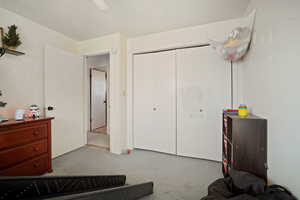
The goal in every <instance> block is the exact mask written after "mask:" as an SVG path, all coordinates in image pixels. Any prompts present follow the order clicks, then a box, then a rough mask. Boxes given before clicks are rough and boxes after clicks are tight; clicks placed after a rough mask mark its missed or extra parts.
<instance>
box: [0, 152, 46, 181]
mask: <svg viewBox="0 0 300 200" xmlns="http://www.w3.org/2000/svg"><path fill="white" fill-rule="evenodd" d="M47 162H48V155H47V154H44V155H42V156H40V157H38V158H35V159H32V160H29V161H26V162H23V163H21V164H19V165H15V166H14V167H11V168H8V169H5V170H2V171H0V176H38V175H42V174H44V173H45V172H46V171H47V168H48V165H47Z"/></svg>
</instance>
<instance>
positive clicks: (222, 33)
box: [127, 19, 248, 148]
mask: <svg viewBox="0 0 300 200" xmlns="http://www.w3.org/2000/svg"><path fill="white" fill-rule="evenodd" d="M247 22H248V21H246V20H245V19H233V20H228V21H223V22H217V23H212V24H206V25H201V26H195V27H190V28H184V29H178V30H173V31H168V32H162V33H157V34H151V35H146V36H142V37H137V38H130V39H128V42H127V93H128V95H127V109H128V110H127V133H128V138H127V141H128V144H127V145H128V147H129V148H133V144H132V134H133V133H132V68H133V54H134V53H141V52H148V51H155V50H163V49H172V48H178V47H185V46H193V45H201V44H207V43H208V42H209V40H210V39H213V40H220V41H222V40H224V39H226V38H227V37H228V34H229V33H230V32H231V31H232V29H234V28H236V27H237V26H244V25H245V24H247ZM220 59H221V58H220ZM234 70H235V79H234V80H235V82H234V83H235V84H234V85H235V88H234V91H235V92H234V93H235V96H234V102H235V105H237V104H238V103H240V99H241V97H239V95H238V90H239V87H238V80H239V79H240V76H239V74H240V70H238V68H237V66H234Z"/></svg>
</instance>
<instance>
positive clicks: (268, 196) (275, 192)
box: [257, 185, 297, 200]
mask: <svg viewBox="0 0 300 200" xmlns="http://www.w3.org/2000/svg"><path fill="white" fill-rule="evenodd" d="M257 199H259V200H297V198H296V197H294V196H293V195H292V193H291V192H290V191H288V190H287V189H285V188H284V187H282V186H280V185H271V186H269V187H268V188H267V189H266V191H265V193H263V194H261V195H258V196H257Z"/></svg>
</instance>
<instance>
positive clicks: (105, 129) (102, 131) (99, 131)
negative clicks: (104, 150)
mask: <svg viewBox="0 0 300 200" xmlns="http://www.w3.org/2000/svg"><path fill="white" fill-rule="evenodd" d="M92 132H93V133H102V134H107V128H106V126H103V127H100V128H96V129H94V130H93V131H92Z"/></svg>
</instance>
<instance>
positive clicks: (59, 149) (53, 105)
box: [45, 46, 86, 158]
mask: <svg viewBox="0 0 300 200" xmlns="http://www.w3.org/2000/svg"><path fill="white" fill-rule="evenodd" d="M83 72H84V71H83V59H82V58H81V57H79V56H77V55H73V54H71V53H69V52H65V51H63V50H61V49H57V48H53V47H49V46H47V47H46V49H45V105H46V109H45V110H46V111H45V114H46V116H47V117H55V120H54V121H53V124H52V157H53V158H54V157H57V156H60V155H62V154H65V153H67V152H70V151H72V150H74V149H77V148H79V147H81V146H83V145H85V144H86V136H85V133H84V107H83V106H84V104H83V99H84V89H83V83H84V82H83V78H84V76H83Z"/></svg>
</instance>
